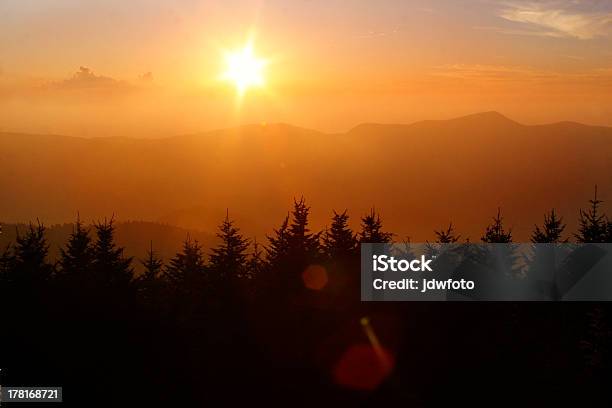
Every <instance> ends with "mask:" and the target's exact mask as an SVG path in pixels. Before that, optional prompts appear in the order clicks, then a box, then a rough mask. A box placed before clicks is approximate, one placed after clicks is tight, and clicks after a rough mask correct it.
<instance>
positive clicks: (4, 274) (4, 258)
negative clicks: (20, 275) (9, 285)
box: [0, 244, 15, 282]
mask: <svg viewBox="0 0 612 408" xmlns="http://www.w3.org/2000/svg"><path fill="white" fill-rule="evenodd" d="M14 260H15V257H14V256H13V253H12V251H11V245H10V244H9V245H7V246H6V247H5V248H4V249H3V250H2V252H0V282H2V281H6V280H8V278H9V273H10V271H12V270H13V264H14Z"/></svg>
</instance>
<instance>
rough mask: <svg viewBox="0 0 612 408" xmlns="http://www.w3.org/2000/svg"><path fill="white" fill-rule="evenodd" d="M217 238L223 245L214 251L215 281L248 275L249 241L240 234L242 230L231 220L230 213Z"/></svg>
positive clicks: (226, 216)
mask: <svg viewBox="0 0 612 408" xmlns="http://www.w3.org/2000/svg"><path fill="white" fill-rule="evenodd" d="M217 237H218V238H219V239H220V240H221V243H220V244H219V246H217V247H216V248H213V249H212V254H211V256H210V268H211V270H212V271H213V273H214V274H215V279H222V280H233V279H237V278H242V277H244V276H245V275H246V263H247V253H246V251H247V249H248V248H249V240H248V239H245V238H244V237H243V236H242V235H241V234H240V229H239V228H237V227H235V226H234V221H232V220H230V218H229V212H228V213H226V215H225V219H224V220H223V222H222V223H221V225H219V232H217Z"/></svg>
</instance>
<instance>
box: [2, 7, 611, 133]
mask: <svg viewBox="0 0 612 408" xmlns="http://www.w3.org/2000/svg"><path fill="white" fill-rule="evenodd" d="M249 36H252V38H253V39H254V40H253V41H254V50H255V53H256V54H257V55H259V56H261V57H263V58H265V59H267V60H268V65H267V66H266V68H265V71H264V76H265V85H264V87H263V88H261V89H255V90H251V91H249V92H247V94H246V95H245V96H244V98H243V100H242V102H241V103H240V105H238V103H237V100H236V95H235V91H234V89H233V88H232V87H231V86H230V84H227V83H225V82H222V81H220V80H219V76H220V74H221V73H222V72H223V70H224V68H225V67H224V64H225V60H224V51H226V50H232V49H237V48H240V47H242V45H243V44H244V43H245V41H246V39H247V38H248V37H249ZM484 110H498V111H500V112H502V113H504V114H506V115H507V116H510V117H512V118H513V119H516V120H519V121H522V122H525V123H541V122H552V121H559V120H575V121H581V122H587V123H594V124H606V125H612V2H611V1H606V0H601V1H588V0H582V1H581V0H573V1H572V0H551V1H547V0H544V1H537V2H535V1H493V0H490V1H486V0H480V1H478V0H475V1H454V0H453V1H450V0H448V1H436V2H432V1H429V2H426V1H391V0H378V1H376V2H372V1H361V0H345V1H338V0H326V1H289V0H284V1H262V0H261V1H246V0H224V1H201V0H200V1H196V0H130V1H125V0H87V1H82V0H2V1H0V130H2V131H22V132H45V133H46V132H52V133H63V134H71V135H78V136H104V135H111V136H114V135H126V136H138V137H147V136H151V137H157V136H164V135H167V136H169V135H174V134H177V133H188V132H197V131H203V130H209V129H213V128H219V127H228V126H233V125H236V124H239V123H250V122H263V121H265V122H288V123H292V124H295V125H300V126H305V127H312V128H315V129H319V130H325V131H344V130H347V129H348V128H350V127H352V126H354V125H356V124H358V123H361V122H403V123H405V122H412V121H415V120H420V119H431V118H447V117H452V116H457V115H462V114H467V113H472V112H476V111H484Z"/></svg>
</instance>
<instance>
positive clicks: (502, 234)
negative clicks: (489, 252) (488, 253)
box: [480, 208, 512, 244]
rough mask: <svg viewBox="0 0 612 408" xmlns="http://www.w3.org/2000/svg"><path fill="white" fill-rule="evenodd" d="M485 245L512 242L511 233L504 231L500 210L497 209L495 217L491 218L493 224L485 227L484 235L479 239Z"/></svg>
mask: <svg viewBox="0 0 612 408" xmlns="http://www.w3.org/2000/svg"><path fill="white" fill-rule="evenodd" d="M480 239H481V240H482V242H485V243H501V244H505V243H509V242H512V231H510V230H508V231H507V232H506V231H505V230H504V223H503V218H502V216H501V209H499V208H498V209H497V216H495V217H493V223H492V224H489V225H488V226H487V229H486V231H485V234H484V235H483V236H482V238H480Z"/></svg>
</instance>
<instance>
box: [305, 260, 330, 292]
mask: <svg viewBox="0 0 612 408" xmlns="http://www.w3.org/2000/svg"><path fill="white" fill-rule="evenodd" d="M302 280H303V281H304V286H306V287H307V288H308V289H312V290H321V289H323V288H324V287H325V286H327V271H326V270H325V268H324V267H322V266H321V265H309V266H308V267H307V268H306V270H305V271H304V273H302Z"/></svg>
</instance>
